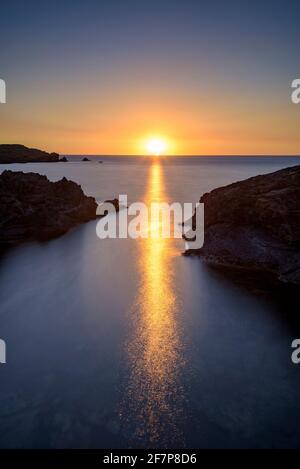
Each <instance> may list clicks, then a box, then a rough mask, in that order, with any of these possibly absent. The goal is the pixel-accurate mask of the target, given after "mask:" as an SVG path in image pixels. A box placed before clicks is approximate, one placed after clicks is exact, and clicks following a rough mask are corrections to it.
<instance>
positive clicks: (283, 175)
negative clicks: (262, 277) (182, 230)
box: [186, 166, 300, 284]
mask: <svg viewBox="0 0 300 469" xmlns="http://www.w3.org/2000/svg"><path fill="white" fill-rule="evenodd" d="M200 202H202V203H204V213H205V215H204V220H205V221H204V222H205V235H204V237H205V239H204V246H203V248H202V249H200V250H198V251H187V252H186V254H187V255H189V254H197V255H200V256H201V257H202V258H203V259H204V260H205V261H206V262H208V263H209V264H211V265H213V266H219V267H225V268H229V269H240V270H244V271H253V272H264V273H269V274H272V276H275V277H276V278H277V279H278V280H280V281H282V282H286V283H291V284H299V283H300V166H295V167H291V168H287V169H283V170H280V171H276V172H274V173H271V174H266V175H262V176H256V177H252V178H250V179H247V180H245V181H241V182H237V183H234V184H231V185H229V186H226V187H221V188H219V189H215V190H213V191H212V192H210V193H207V194H204V195H203V196H202V197H201V199H200Z"/></svg>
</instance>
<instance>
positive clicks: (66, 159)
mask: <svg viewBox="0 0 300 469" xmlns="http://www.w3.org/2000/svg"><path fill="white" fill-rule="evenodd" d="M68 161H69V160H68V158H67V157H66V156H63V157H62V158H61V159H60V160H59V162H60V163H67V162H68Z"/></svg>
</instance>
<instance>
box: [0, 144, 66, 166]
mask: <svg viewBox="0 0 300 469" xmlns="http://www.w3.org/2000/svg"><path fill="white" fill-rule="evenodd" d="M58 161H59V155H58V153H47V152H46V151H42V150H37V149H36V148H28V147H25V146H24V145H6V144H5V145H0V163H1V164H9V163H57V162H58Z"/></svg>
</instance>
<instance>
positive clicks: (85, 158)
mask: <svg viewBox="0 0 300 469" xmlns="http://www.w3.org/2000/svg"><path fill="white" fill-rule="evenodd" d="M81 161H91V160H89V159H88V158H87V157H86V156H85V157H84V158H82V160H81Z"/></svg>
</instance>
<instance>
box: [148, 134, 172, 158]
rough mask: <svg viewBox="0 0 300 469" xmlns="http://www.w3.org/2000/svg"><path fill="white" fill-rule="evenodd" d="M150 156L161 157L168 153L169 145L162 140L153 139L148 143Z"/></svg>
mask: <svg viewBox="0 0 300 469" xmlns="http://www.w3.org/2000/svg"><path fill="white" fill-rule="evenodd" d="M146 147H147V151H148V152H149V154H150V155H155V156H160V155H161V154H162V153H164V152H165V151H166V148H167V143H166V141H165V140H163V139H162V138H151V139H150V140H148V141H147V143H146Z"/></svg>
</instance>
